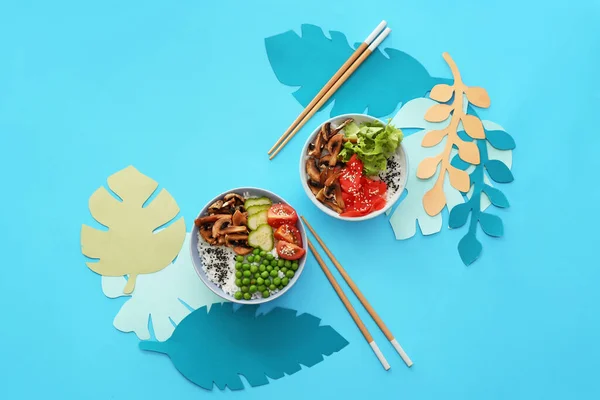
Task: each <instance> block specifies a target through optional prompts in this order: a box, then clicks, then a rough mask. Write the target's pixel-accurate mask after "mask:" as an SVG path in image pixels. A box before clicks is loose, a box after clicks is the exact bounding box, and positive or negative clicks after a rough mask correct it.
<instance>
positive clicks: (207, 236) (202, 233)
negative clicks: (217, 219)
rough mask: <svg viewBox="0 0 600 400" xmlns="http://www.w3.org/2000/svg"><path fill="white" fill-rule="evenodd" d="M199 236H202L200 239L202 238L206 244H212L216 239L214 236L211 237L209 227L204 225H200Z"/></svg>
mask: <svg viewBox="0 0 600 400" xmlns="http://www.w3.org/2000/svg"><path fill="white" fill-rule="evenodd" d="M200 236H202V239H204V240H205V241H206V243H208V244H211V245H212V244H216V243H217V240H216V239H215V238H214V237H212V229H211V228H206V227H204V226H202V227H200Z"/></svg>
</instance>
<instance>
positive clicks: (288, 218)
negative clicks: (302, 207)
mask: <svg viewBox="0 0 600 400" xmlns="http://www.w3.org/2000/svg"><path fill="white" fill-rule="evenodd" d="M296 222H298V214H296V210H294V209H293V208H292V207H290V206H288V205H287V204H281V203H279V204H273V205H272V206H271V208H269V212H268V213H267V223H268V224H269V225H271V226H272V227H275V228H276V227H278V226H281V225H283V224H288V225H292V226H293V225H296Z"/></svg>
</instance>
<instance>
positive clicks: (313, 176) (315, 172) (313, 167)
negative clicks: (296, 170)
mask: <svg viewBox="0 0 600 400" xmlns="http://www.w3.org/2000/svg"><path fill="white" fill-rule="evenodd" d="M306 174H307V175H308V177H309V178H310V180H312V181H315V182H319V181H320V179H321V170H319V167H318V166H317V160H316V159H314V158H312V157H311V158H308V159H307V160H306Z"/></svg>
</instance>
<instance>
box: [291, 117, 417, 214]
mask: <svg viewBox="0 0 600 400" xmlns="http://www.w3.org/2000/svg"><path fill="white" fill-rule="evenodd" d="M344 118H366V119H370V120H375V121H379V122H381V123H382V124H384V125H385V124H386V123H385V121H383V120H381V119H379V118H376V117H373V116H372V115H368V114H360V113H348V114H341V115H337V116H335V117H331V118H329V119H327V120H326V121H323V122H322V123H320V124H319V125H318V126H317V127H316V128H315V129H314V130H313V131H312V133H311V134H310V135H309V136H308V138H307V139H306V142H305V143H304V146H303V147H302V150H301V153H300V166H299V167H300V181H301V183H302V188H303V189H304V192H305V193H306V195H307V196H308V198H309V199H310V201H311V202H312V203H313V204H314V205H315V206H317V208H318V209H320V210H321V211H323V212H324V213H325V214H327V215H329V216H330V217H333V218H336V219H339V220H342V221H349V222H360V221H367V220H370V219H373V218H376V217H378V216H380V215H382V214H384V213H386V212H387V211H388V210H389V209H390V208H391V207H392V205H394V204H395V203H396V202H397V201H398V199H399V198H400V196H402V193H403V192H404V189H405V188H406V183H407V180H408V175H409V173H410V167H409V160H408V154H407V153H406V148H405V147H404V144H403V143H402V142H400V145H399V146H398V150H396V151H401V152H402V153H403V155H404V159H405V161H406V172H405V174H404V177H403V179H402V181H401V183H402V184H401V185H400V187H399V189H398V192H396V193H395V194H394V196H392V198H391V199H390V200H389V201H388V202H387V204H386V205H385V207H383V208H382V209H381V210H377V211H375V212H373V213H371V214H367V215H364V216H362V217H342V216H341V215H339V214H338V213H336V212H335V211H333V210H332V209H330V208H329V207H326V206H324V205H323V204H321V202H320V201H318V200H317V199H316V198H315V196H314V195H313V194H312V192H311V191H310V189H309V187H308V184H307V183H306V171H305V169H306V167H305V161H306V150H307V149H308V146H309V145H310V142H311V141H312V139H313V138H314V137H315V135H316V134H317V132H318V131H319V130H320V129H321V126H323V124H326V123H328V122H333V121H336V120H339V119H344Z"/></svg>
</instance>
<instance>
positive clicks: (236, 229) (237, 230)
mask: <svg viewBox="0 0 600 400" xmlns="http://www.w3.org/2000/svg"><path fill="white" fill-rule="evenodd" d="M247 232H248V228H246V227H245V226H229V227H227V228H225V229H221V231H220V232H219V234H220V235H231V234H234V233H247Z"/></svg>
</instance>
